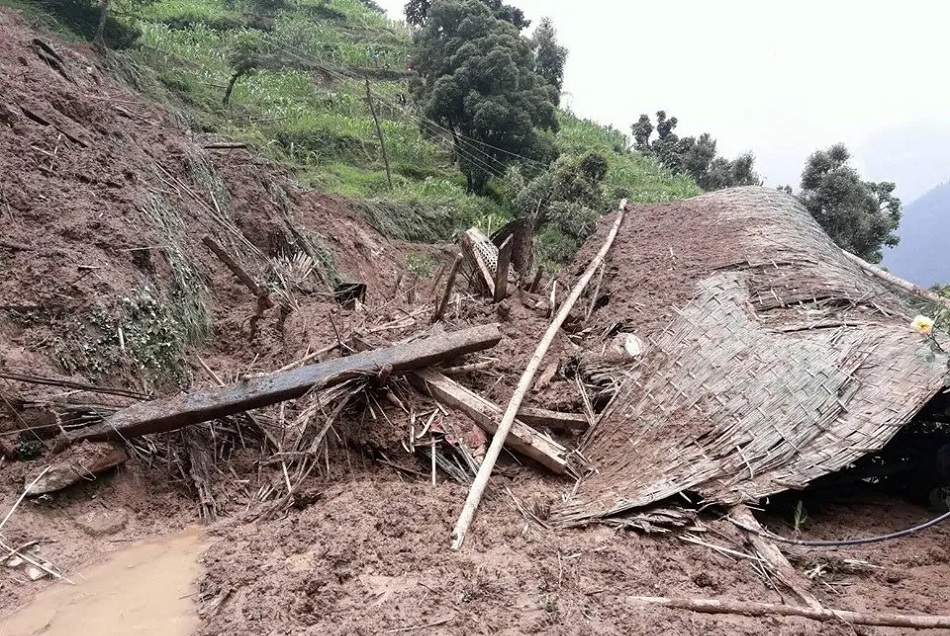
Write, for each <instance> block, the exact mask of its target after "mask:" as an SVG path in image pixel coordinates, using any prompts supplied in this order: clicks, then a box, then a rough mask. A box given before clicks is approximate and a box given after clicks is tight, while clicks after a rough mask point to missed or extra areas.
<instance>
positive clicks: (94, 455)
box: [26, 443, 129, 496]
mask: <svg viewBox="0 0 950 636" xmlns="http://www.w3.org/2000/svg"><path fill="white" fill-rule="evenodd" d="M128 458H129V456H128V455H126V453H125V451H124V450H122V449H121V448H119V447H118V446H115V445H113V444H109V443H98V444H92V443H86V444H82V445H80V446H74V447H72V448H69V449H67V450H65V451H64V452H62V453H60V455H59V456H58V459H59V461H55V462H54V463H53V464H51V465H50V467H49V469H48V470H47V471H46V473H45V474H43V476H42V477H40V478H39V480H38V481H37V482H36V483H35V484H34V483H33V480H34V479H36V475H37V474H38V473H34V474H33V475H30V476H28V477H27V478H26V488H27V491H26V494H27V495H29V496H36V495H42V494H45V493H49V492H55V491H57V490H62V489H63V488H66V487H67V486H72V485H73V484H76V483H79V482H80V481H83V480H92V479H95V477H96V475H98V474H100V473H102V472H103V471H106V470H109V469H110V468H115V467H116V466H118V465H120V464H122V463H124V462H125V461H126V460H127V459H128ZM31 484H32V485H31Z"/></svg>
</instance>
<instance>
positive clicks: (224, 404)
mask: <svg viewBox="0 0 950 636" xmlns="http://www.w3.org/2000/svg"><path fill="white" fill-rule="evenodd" d="M499 341H501V332H500V331H499V330H498V326H497V325H493V324H492V325H482V326H480V327H472V328H470V329H463V330H461V331H455V332H452V333H446V334H441V335H438V336H431V337H428V338H421V339H419V340H415V341H413V342H410V343H406V344H400V345H395V346H392V347H387V348H385V349H376V350H373V351H365V352H362V353H357V354H354V355H351V356H349V357H346V358H337V359H333V360H327V361H326V362H321V363H319V364H314V365H311V366H306V367H301V368H299V369H294V370H292V371H286V372H283V373H275V374H273V375H269V376H264V377H259V378H253V379H250V380H247V381H244V382H238V383H236V384H232V385H229V386H225V387H221V388H218V389H210V390H207V391H198V392H195V393H189V394H183V395H176V396H174V397H171V398H167V399H164V400H155V401H153V402H142V403H139V404H135V405H133V406H130V407H128V408H126V409H123V410H121V411H118V412H116V413H115V414H114V415H112V416H110V417H109V418H107V419H106V420H105V422H103V423H102V424H99V425H97V426H92V427H90V428H86V429H81V430H79V431H77V432H75V433H70V434H67V435H66V440H67V441H70V442H76V441H79V440H83V439H89V440H108V439H112V440H118V439H124V438H128V437H135V436H138V435H147V434H150V433H164V432H167V431H174V430H177V429H180V428H183V427H185V426H190V425H191V424H199V423H201V422H207V421H210V420H214V419H218V418H221V417H226V416H228V415H234V414H235V413H242V412H244V411H248V410H251V409H256V408H260V407H262V406H268V405H270V404H276V403H277V402H282V401H284V400H293V399H295V398H299V397H301V396H303V395H305V394H306V393H307V392H308V391H310V390H311V389H314V388H316V389H322V388H326V387H330V386H334V385H337V384H340V383H342V382H345V381H346V380H349V379H352V378H357V377H360V376H366V375H372V374H376V373H379V372H380V371H383V370H384V369H385V370H386V372H387V373H389V374H393V373H405V372H406V371H411V370H413V369H420V368H423V367H427V366H429V365H432V364H436V363H438V362H444V361H446V360H451V359H452V358H455V357H458V356H461V355H465V354H467V353H474V352H475V351H482V350H485V349H489V348H491V347H494V346H495V345H496V344H498V342H499Z"/></svg>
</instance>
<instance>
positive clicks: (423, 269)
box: [406, 254, 438, 278]
mask: <svg viewBox="0 0 950 636" xmlns="http://www.w3.org/2000/svg"><path fill="white" fill-rule="evenodd" d="M436 263H438V261H437V260H436V259H435V258H433V257H431V256H426V255H425V254H407V255H406V268H407V269H408V270H409V271H410V272H412V273H413V274H415V275H416V276H418V277H419V278H431V277H432V272H433V271H435V266H436Z"/></svg>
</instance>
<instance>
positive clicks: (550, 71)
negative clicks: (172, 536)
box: [531, 18, 567, 96]
mask: <svg viewBox="0 0 950 636" xmlns="http://www.w3.org/2000/svg"><path fill="white" fill-rule="evenodd" d="M531 46H532V47H534V55H535V63H534V70H535V71H536V72H537V73H538V75H540V76H541V77H543V78H544V79H545V81H547V83H548V84H550V85H551V86H553V87H554V88H556V89H557V92H558V95H559V96H560V93H561V89H562V87H563V86H564V63H565V62H567V48H565V47H563V46H561V45H560V44H558V42H557V31H556V30H555V28H554V23H553V22H551V19H550V18H542V19H541V22H540V23H539V24H538V26H537V28H536V29H535V30H534V35H533V36H532V38H531Z"/></svg>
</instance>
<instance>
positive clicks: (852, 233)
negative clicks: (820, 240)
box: [800, 144, 901, 263]
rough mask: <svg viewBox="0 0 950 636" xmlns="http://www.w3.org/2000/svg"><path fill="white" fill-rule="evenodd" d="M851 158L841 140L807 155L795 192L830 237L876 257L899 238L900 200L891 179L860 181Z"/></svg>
mask: <svg viewBox="0 0 950 636" xmlns="http://www.w3.org/2000/svg"><path fill="white" fill-rule="evenodd" d="M850 160H851V153H849V152H848V149H847V148H846V147H845V145H844V144H835V145H834V146H832V147H831V148H829V149H827V150H819V151H818V152H816V153H815V154H813V155H812V156H811V157H809V158H808V162H807V163H806V164H805V170H804V171H803V172H802V184H801V185H802V188H801V190H802V191H801V197H800V198H801V200H802V203H804V205H805V207H806V208H808V211H809V212H810V213H811V215H812V216H813V217H815V220H816V221H818V223H819V224H820V225H821V227H823V228H824V229H825V232H827V233H828V235H829V236H830V237H831V238H832V240H834V242H835V243H837V244H838V245H839V246H841V247H842V248H844V249H846V250H848V251H849V252H851V253H853V254H856V255H858V256H860V257H861V258H863V259H864V260H866V261H868V262H869V263H878V262H880V261H881V258H882V253H881V250H882V248H883V246H885V245H888V246H894V245H897V242H898V240H899V239H898V237H897V236H896V235H895V234H894V231H895V230H896V229H897V226H898V225H899V224H900V219H901V202H900V199H898V198H897V197H895V196H894V188H895V186H894V184H893V183H872V182H869V181H862V180H861V177H860V175H859V174H858V172H857V170H855V169H854V168H853V167H851V165H850V164H849V161H850Z"/></svg>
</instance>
